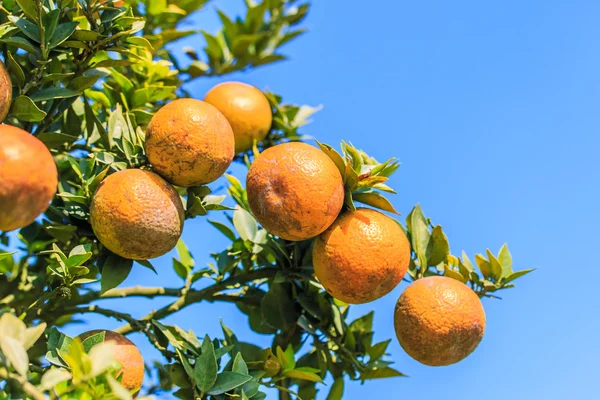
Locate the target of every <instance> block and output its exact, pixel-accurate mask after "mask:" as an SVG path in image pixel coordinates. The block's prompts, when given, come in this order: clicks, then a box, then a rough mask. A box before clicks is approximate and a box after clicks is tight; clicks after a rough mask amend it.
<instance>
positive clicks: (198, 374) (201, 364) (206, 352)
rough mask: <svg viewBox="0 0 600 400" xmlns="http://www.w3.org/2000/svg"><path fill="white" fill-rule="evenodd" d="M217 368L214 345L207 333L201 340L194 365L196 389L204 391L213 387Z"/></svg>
mask: <svg viewBox="0 0 600 400" xmlns="http://www.w3.org/2000/svg"><path fill="white" fill-rule="evenodd" d="M217 368H218V367H217V357H216V355H215V347H214V345H213V343H212V342H211V341H210V339H209V337H208V335H207V336H205V337H204V341H203V342H202V353H201V354H200V357H198V359H197V360H196V365H195V367H194V379H195V381H196V385H197V386H198V389H200V390H202V391H203V392H206V391H207V390H208V389H210V388H211V387H213V385H214V384H215V382H216V380H217Z"/></svg>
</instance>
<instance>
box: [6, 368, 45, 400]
mask: <svg viewBox="0 0 600 400" xmlns="http://www.w3.org/2000/svg"><path fill="white" fill-rule="evenodd" d="M0 378H2V379H3V380H5V379H12V380H14V381H16V382H18V383H19V385H21V388H23V391H24V392H25V393H27V395H28V396H29V397H31V398H32V399H33V400H48V396H46V395H45V394H44V393H42V392H40V391H39V390H38V389H37V388H36V387H35V386H33V385H32V384H31V383H29V381H27V379H26V378H25V377H22V376H20V375H17V374H11V373H10V372H8V371H7V370H6V369H5V368H0Z"/></svg>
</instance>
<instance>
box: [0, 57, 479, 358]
mask: <svg viewBox="0 0 600 400" xmlns="http://www.w3.org/2000/svg"><path fill="white" fill-rule="evenodd" d="M3 74H4V75H3ZM3 76H6V71H5V70H4V69H3V68H2V69H0V80H2V77H3ZM9 86H10V85H9ZM7 101H8V102H10V96H8V100H7V99H3V98H2V97H1V96H0V103H2V104H0V111H2V112H3V113H4V111H3V110H5V109H6V110H7V109H8V108H9V106H10V104H9V106H8V107H7V106H6V102H7ZM5 116H6V113H4V114H3V115H2V117H5ZM271 124H272V109H271V106H270V104H269V102H268V100H267V98H266V97H265V96H264V94H263V93H262V92H261V91H259V90H258V89H256V88H254V87H252V86H250V85H246V84H243V83H238V82H228V83H222V84H219V85H217V86H215V87H214V88H212V89H211V90H210V91H209V92H208V93H207V95H206V97H205V98H204V101H201V100H195V99H178V100H174V101H172V102H171V103H169V104H168V105H166V106H164V107H162V108H161V109H160V110H159V111H158V112H157V113H156V114H155V115H154V116H153V118H152V119H151V121H150V123H149V125H148V127H147V131H146V142H145V151H146V155H147V157H148V160H149V162H150V163H151V165H152V170H153V172H151V171H149V170H142V169H128V170H124V171H120V172H117V173H114V174H112V175H110V176H108V177H107V178H106V179H104V180H103V181H102V182H101V184H100V185H99V186H98V189H97V190H96V192H95V193H94V194H93V198H92V201H91V206H90V223H91V226H92V228H93V231H94V233H95V235H96V237H97V238H98V240H99V241H100V242H101V243H102V244H103V245H104V246H105V247H106V248H107V249H109V250H110V251H112V252H114V253H116V254H118V255H120V256H122V257H125V258H128V259H138V260H143V259H150V258H155V257H158V256H161V255H163V254H165V253H167V252H168V251H170V250H171V249H173V247H175V245H176V243H177V241H178V239H179V237H180V236H181V233H182V230H183V224H184V217H185V213H184V207H183V204H182V201H181V197H180V196H179V194H178V192H177V190H176V189H175V188H174V187H173V186H172V185H175V186H179V187H192V186H198V185H204V184H208V183H210V182H213V181H215V180H216V179H218V178H219V177H220V176H222V175H223V174H224V173H225V171H226V170H227V168H228V167H229V165H230V164H231V162H232V160H233V158H234V156H235V154H239V153H242V152H246V151H248V150H250V149H251V148H252V147H253V145H254V144H255V143H256V142H260V141H261V140H263V139H264V138H265V137H266V135H267V134H268V132H269V130H270V127H271ZM0 140H1V143H2V145H1V147H0V182H1V184H0V229H1V230H3V231H10V230H13V229H18V228H21V227H23V226H26V225H28V224H29V223H31V222H33V220H34V219H35V218H36V217H37V216H38V215H39V214H40V213H42V212H44V211H45V210H46V208H47V207H48V203H49V202H50V200H51V198H52V196H53V195H54V193H55V191H56V187H57V171H56V166H55V164H54V161H53V159H52V156H51V154H50V152H49V151H48V150H47V149H46V147H45V146H44V145H43V144H42V143H41V142H40V141H39V140H38V139H36V138H35V137H33V136H31V135H30V134H29V133H27V132H25V131H23V130H21V129H19V128H16V127H13V126H9V125H1V126H0ZM247 192H248V202H249V205H250V208H251V211H252V213H253V214H254V216H255V217H256V219H257V221H258V222H259V223H260V224H261V225H262V226H263V227H264V228H265V229H266V230H268V231H269V232H270V233H272V234H273V235H276V236H278V237H281V238H283V239H286V240H290V241H300V240H307V239H312V238H314V246H313V250H312V251H313V264H314V271H315V275H316V277H317V278H318V279H319V281H320V282H321V284H322V285H323V287H324V288H325V290H326V291H327V292H328V293H330V294H331V295H332V296H333V297H335V298H337V299H339V300H341V301H344V302H346V303H352V304H360V303H367V302H371V301H374V300H376V299H378V298H380V297H382V296H384V295H386V294H388V293H389V292H390V291H392V290H393V289H394V288H395V287H396V286H397V285H398V284H399V283H400V281H401V280H402V279H403V277H404V275H405V273H406V271H407V268H408V267H409V264H410V262H411V246H410V243H409V241H408V239H407V237H406V235H405V234H404V232H403V230H402V229H401V227H400V226H399V225H398V223H397V222H396V221H395V220H393V219H392V218H390V217H388V216H386V215H384V214H382V213H380V212H378V211H375V210H372V209H367V208H359V209H356V210H354V211H349V210H346V211H343V210H342V209H343V206H344V198H345V194H346V191H345V188H344V178H343V177H342V175H341V173H340V171H339V169H338V167H337V166H336V165H335V163H334V162H333V161H332V160H331V159H330V158H329V157H328V156H327V155H326V154H325V153H323V152H322V151H320V150H318V149H317V148H315V147H313V146H310V145H308V144H305V143H283V144H279V145H277V146H274V147H271V148H269V149H267V150H265V151H264V152H262V153H261V154H259V155H258V156H257V157H256V159H255V160H254V162H253V163H252V165H251V167H250V170H249V172H248V176H247ZM395 327H396V332H397V335H398V339H399V341H400V344H401V345H402V347H403V348H404V349H405V350H406V351H407V353H408V354H409V355H410V356H412V357H413V358H415V359H417V360H418V361H420V362H422V363H424V364H427V365H448V364H452V363H455V362H457V361H460V360H461V359H462V358H464V357H466V356H467V355H468V354H470V353H471V352H472V351H473V350H474V349H475V347H476V346H477V345H478V344H479V341H480V340H481V338H482V336H483V331H484V329H485V314H484V311H483V307H482V305H481V302H480V300H479V298H478V296H477V295H476V294H475V293H474V292H473V291H472V290H471V289H469V288H468V287H467V286H466V285H464V284H463V283H461V282H458V281H455V280H452V279H450V278H446V277H437V276H436V277H428V278H423V279H419V280H418V281H416V282H414V283H412V284H411V285H410V286H409V287H408V288H407V289H406V290H405V291H404V293H403V294H402V295H401V296H400V298H399V300H398V302H397V307H396V311H395Z"/></svg>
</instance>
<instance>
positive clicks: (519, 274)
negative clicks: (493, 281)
mask: <svg viewBox="0 0 600 400" xmlns="http://www.w3.org/2000/svg"><path fill="white" fill-rule="evenodd" d="M532 271H535V268H533V269H524V270H522V271H517V272H513V273H512V274H510V275H509V276H508V277H507V278H506V280H505V281H504V283H505V284H506V283H508V282H512V281H514V280H515V279H517V278H520V277H522V276H524V275H527V274H528V273H530V272H532Z"/></svg>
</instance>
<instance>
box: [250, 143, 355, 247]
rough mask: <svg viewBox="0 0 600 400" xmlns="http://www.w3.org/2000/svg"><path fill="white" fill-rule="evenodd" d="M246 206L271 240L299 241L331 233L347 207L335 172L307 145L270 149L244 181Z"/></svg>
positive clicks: (339, 179)
mask: <svg viewBox="0 0 600 400" xmlns="http://www.w3.org/2000/svg"><path fill="white" fill-rule="evenodd" d="M246 189H247V192H248V203H249V204H250V209H251V210H252V213H253V214H254V216H255V217H256V219H257V220H258V222H259V223H260V224H261V225H262V226H263V227H264V228H265V229H266V230H267V231H269V232H270V233H272V234H273V235H276V236H279V237H280V238H283V239H287V240H292V241H298V240H305V239H310V238H312V237H315V236H317V235H319V234H320V233H321V232H323V231H324V230H325V229H327V228H328V227H329V226H330V225H331V224H332V223H333V221H335V219H336V217H337V216H338V214H339V213H340V211H341V209H342V206H343V204H344V182H343V181H342V176H341V174H340V171H339V170H338V168H337V166H336V165H335V164H334V162H333V161H331V159H330V158H329V157H328V156H327V155H326V154H325V153H323V152H322V151H321V150H319V149H317V148H315V147H313V146H311V145H308V144H306V143H298V142H294V143H283V144H279V145H277V146H274V147H271V148H268V149H267V150H265V151H264V152H262V153H261V154H260V155H259V156H258V157H256V159H255V160H254V162H253V163H252V165H251V167H250V170H249V171H248V176H247V178H246Z"/></svg>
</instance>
